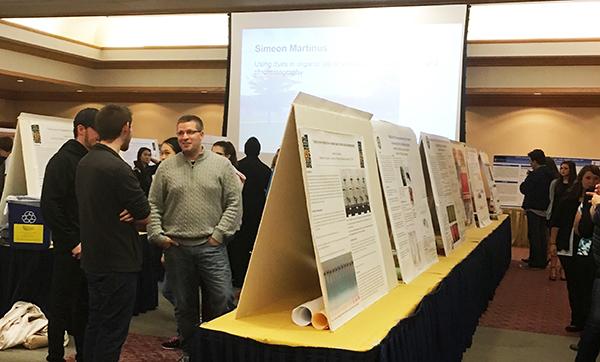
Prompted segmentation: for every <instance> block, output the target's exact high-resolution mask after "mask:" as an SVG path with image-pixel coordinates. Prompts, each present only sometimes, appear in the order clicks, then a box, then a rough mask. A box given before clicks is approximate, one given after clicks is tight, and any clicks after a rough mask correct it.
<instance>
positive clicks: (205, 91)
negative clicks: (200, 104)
mask: <svg viewBox="0 0 600 362" xmlns="http://www.w3.org/2000/svg"><path fill="white" fill-rule="evenodd" d="M200 93H202V94H206V93H208V91H207V90H201V91H200Z"/></svg>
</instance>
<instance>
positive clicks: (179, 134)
mask: <svg viewBox="0 0 600 362" xmlns="http://www.w3.org/2000/svg"><path fill="white" fill-rule="evenodd" d="M198 132H202V131H198V130H197V129H186V130H185V131H179V132H177V133H176V135H177V137H183V136H185V135H188V136H193V135H195V134H196V133H198Z"/></svg>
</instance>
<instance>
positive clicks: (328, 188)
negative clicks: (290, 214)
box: [298, 128, 388, 329]
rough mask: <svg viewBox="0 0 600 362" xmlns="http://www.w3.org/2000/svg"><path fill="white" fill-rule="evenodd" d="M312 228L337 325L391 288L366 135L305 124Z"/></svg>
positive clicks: (321, 275)
mask: <svg viewBox="0 0 600 362" xmlns="http://www.w3.org/2000/svg"><path fill="white" fill-rule="evenodd" d="M298 133H299V137H300V139H299V145H300V147H301V155H302V163H303V169H304V174H305V177H306V178H305V190H306V196H307V203H308V216H309V220H310V229H311V233H312V238H313V243H314V247H315V258H316V261H317V266H318V270H319V279H320V283H321V290H322V291H323V299H324V304H325V309H326V311H327V317H328V318H329V324H330V327H331V329H335V328H337V327H338V326H340V325H341V324H343V323H344V322H345V321H347V320H348V319H349V318H351V317H352V316H354V315H355V314H356V313H357V312H358V311H360V310H361V309H362V308H363V307H364V305H366V304H370V303H371V302H372V301H374V300H376V299H379V298H380V297H381V296H383V295H384V294H386V293H387V291H388V289H387V283H386V281H385V269H384V263H383V254H382V252H381V249H380V247H379V245H380V241H379V234H378V231H377V228H376V220H375V217H374V215H373V212H372V205H371V195H370V192H369V189H370V187H369V186H370V183H371V182H377V180H376V179H375V180H372V179H371V178H370V176H369V170H368V169H367V167H368V166H367V164H366V163H365V152H366V151H365V149H364V145H365V140H364V138H363V137H362V136H359V135H353V134H341V133H334V132H328V131H322V130H316V129H309V128H300V129H299V130H298Z"/></svg>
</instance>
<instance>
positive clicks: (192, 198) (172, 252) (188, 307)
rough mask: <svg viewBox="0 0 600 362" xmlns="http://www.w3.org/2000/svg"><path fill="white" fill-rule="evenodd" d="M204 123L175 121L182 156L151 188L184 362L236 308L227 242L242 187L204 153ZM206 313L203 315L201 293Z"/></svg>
mask: <svg viewBox="0 0 600 362" xmlns="http://www.w3.org/2000/svg"><path fill="white" fill-rule="evenodd" d="M203 128H204V126H203V124H202V120H201V119H200V118H199V117H197V116H194V115H186V116H182V117H181V118H180V119H179V120H178V121H177V139H178V141H179V145H180V146H181V150H182V152H181V153H179V154H177V155H175V156H173V157H171V158H169V159H167V160H165V161H163V162H162V163H161V164H160V166H159V167H158V170H157V172H156V174H155V176H154V180H153V182H152V186H151V188H150V196H149V202H150V208H151V213H150V222H149V224H148V234H149V238H150V241H152V242H154V243H156V244H157V245H159V246H161V247H162V248H163V249H164V253H165V268H166V271H167V273H168V275H169V283H170V284H171V287H172V289H173V292H174V294H175V300H176V304H175V318H176V320H177V328H178V329H179V332H180V333H181V336H182V338H183V341H182V348H183V351H184V358H185V356H186V355H188V354H189V353H190V351H191V338H192V337H193V334H194V331H195V329H196V327H197V326H198V325H199V324H200V323H201V322H202V321H203V320H204V321H206V320H208V319H210V318H215V317H217V316H220V315H222V314H224V313H226V312H228V311H230V310H231V309H232V308H233V292H232V285H231V269H230V266H229V259H228V256H227V248H226V247H225V240H226V239H227V238H228V237H229V236H231V235H233V234H234V233H235V231H236V230H237V229H238V227H239V223H240V220H241V212H242V201H241V187H240V182H239V180H238V178H237V176H236V173H235V170H234V168H233V166H232V165H231V162H229V160H227V159H226V158H224V157H221V156H219V155H217V154H214V153H212V152H211V151H209V150H205V149H204V147H203V146H202V138H203V137H204V132H203ZM200 286H201V288H202V290H201V292H202V295H203V299H204V300H205V301H207V304H208V305H206V306H204V308H203V309H204V310H205V311H208V313H209V315H208V316H204V318H203V316H201V315H200V306H199V298H198V288H199V287H200Z"/></svg>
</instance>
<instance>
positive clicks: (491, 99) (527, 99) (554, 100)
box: [464, 88, 600, 107]
mask: <svg viewBox="0 0 600 362" xmlns="http://www.w3.org/2000/svg"><path fill="white" fill-rule="evenodd" d="M464 102H465V105H466V106H467V107H600V88H468V89H467V94H466V96H465V98H464Z"/></svg>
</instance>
